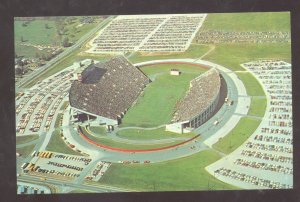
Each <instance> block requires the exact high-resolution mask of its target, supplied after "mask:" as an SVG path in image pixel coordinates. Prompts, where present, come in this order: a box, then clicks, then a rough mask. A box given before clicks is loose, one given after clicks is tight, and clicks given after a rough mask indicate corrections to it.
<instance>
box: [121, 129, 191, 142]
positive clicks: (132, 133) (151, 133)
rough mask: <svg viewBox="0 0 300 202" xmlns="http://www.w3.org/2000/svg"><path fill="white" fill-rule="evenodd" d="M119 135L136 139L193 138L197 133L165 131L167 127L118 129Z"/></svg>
mask: <svg viewBox="0 0 300 202" xmlns="http://www.w3.org/2000/svg"><path fill="white" fill-rule="evenodd" d="M117 136H119V137H123V138H126V139H134V140H154V139H166V138H177V137H182V138H192V137H194V136H196V134H195V133H184V134H178V133H173V132H169V131H165V127H162V128H159V129H154V130H142V129H125V130H121V131H118V133H117Z"/></svg>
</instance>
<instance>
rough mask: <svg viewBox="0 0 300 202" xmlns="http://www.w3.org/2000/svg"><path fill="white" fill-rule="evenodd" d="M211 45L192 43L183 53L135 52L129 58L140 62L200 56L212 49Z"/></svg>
mask: <svg viewBox="0 0 300 202" xmlns="http://www.w3.org/2000/svg"><path fill="white" fill-rule="evenodd" d="M210 48H211V47H210V46H209V45H200V44H192V45H191V46H190V47H189V48H188V50H187V51H185V52H183V53H169V54H161V55H158V54H156V55H150V54H148V55H146V54H141V53H135V54H134V55H133V56H132V57H130V58H129V60H130V62H132V63H138V62H143V61H150V60H160V59H174V58H199V57H201V56H202V55H204V54H205V53H206V52H207V51H209V50H210Z"/></svg>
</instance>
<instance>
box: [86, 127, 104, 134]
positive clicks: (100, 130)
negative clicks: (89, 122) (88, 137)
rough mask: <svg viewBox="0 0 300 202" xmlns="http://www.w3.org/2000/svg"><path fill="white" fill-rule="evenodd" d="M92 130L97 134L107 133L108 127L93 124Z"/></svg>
mask: <svg viewBox="0 0 300 202" xmlns="http://www.w3.org/2000/svg"><path fill="white" fill-rule="evenodd" d="M89 129H90V131H91V132H93V133H95V135H104V136H106V135H107V132H106V128H105V127H104V126H91V127H90V128H89Z"/></svg>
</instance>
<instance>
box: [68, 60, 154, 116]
mask: <svg viewBox="0 0 300 202" xmlns="http://www.w3.org/2000/svg"><path fill="white" fill-rule="evenodd" d="M95 66H96V67H97V68H103V69H106V70H107V71H106V72H105V74H103V75H102V76H101V78H99V80H98V81H97V82H96V83H89V84H85V83H82V82H80V81H74V82H73V84H72V86H71V89H70V96H69V99H70V105H71V106H72V107H74V108H77V109H80V110H83V111H86V112H90V113H92V114H95V115H100V116H102V117H106V118H110V119H113V120H117V119H118V117H120V116H121V115H122V113H125V112H126V110H127V109H128V108H130V107H131V106H132V105H133V104H134V102H135V101H136V100H137V98H138V96H139V95H140V93H141V92H142V91H143V89H144V87H145V86H146V85H147V84H148V83H149V81H150V80H149V79H148V77H147V76H145V75H144V74H143V73H142V72H141V71H140V70H139V69H137V68H136V67H134V66H133V65H132V64H130V63H129V62H128V61H127V60H126V59H125V58H124V57H122V56H120V57H115V58H113V59H111V60H109V61H107V62H105V63H98V64H95Z"/></svg>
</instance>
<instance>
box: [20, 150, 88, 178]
mask: <svg viewBox="0 0 300 202" xmlns="http://www.w3.org/2000/svg"><path fill="white" fill-rule="evenodd" d="M32 156H34V157H35V158H33V160H32V161H31V162H29V163H28V164H27V165H26V164H25V165H23V166H22V169H23V172H24V173H27V174H31V175H38V176H41V177H42V178H41V180H46V178H47V177H50V178H57V177H59V178H61V177H63V178H65V179H66V180H71V179H74V178H76V177H79V176H80V173H81V171H82V170H83V169H84V168H85V167H86V166H88V165H89V164H90V162H91V161H92V159H90V158H87V157H82V156H75V155H66V154H60V153H55V152H48V151H40V152H33V155H32Z"/></svg>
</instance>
